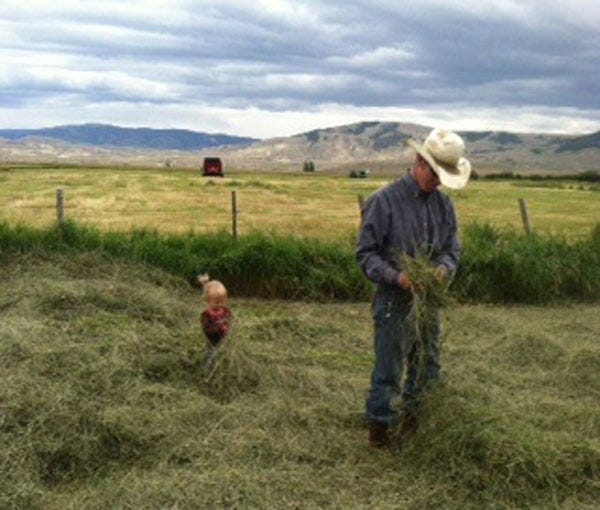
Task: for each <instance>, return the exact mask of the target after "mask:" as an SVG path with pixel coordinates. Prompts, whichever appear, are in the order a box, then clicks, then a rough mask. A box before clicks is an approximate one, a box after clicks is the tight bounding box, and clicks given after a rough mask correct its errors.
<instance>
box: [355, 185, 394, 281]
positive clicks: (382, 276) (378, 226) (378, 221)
mask: <svg viewBox="0 0 600 510" xmlns="http://www.w3.org/2000/svg"><path fill="white" fill-rule="evenodd" d="M389 227H390V210H389V207H388V206H387V205H386V203H385V201H384V199H383V197H382V196H381V195H380V194H376V195H373V196H371V197H370V198H369V199H368V200H367V201H366V203H365V205H364V208H363V215H362V221H361V225H360V230H359V232H358V239H357V242H356V252H355V256H356V260H357V262H358V265H359V266H360V268H361V270H362V272H363V273H364V275H365V276H366V277H367V278H368V279H369V280H371V281H372V282H374V283H386V284H388V285H396V286H398V285H400V281H399V278H400V273H399V271H398V270H397V269H395V268H394V267H393V266H392V265H391V264H390V263H389V262H388V261H386V260H385V259H384V258H383V257H382V254H383V251H384V248H385V241H386V237H387V234H388V229H389Z"/></svg>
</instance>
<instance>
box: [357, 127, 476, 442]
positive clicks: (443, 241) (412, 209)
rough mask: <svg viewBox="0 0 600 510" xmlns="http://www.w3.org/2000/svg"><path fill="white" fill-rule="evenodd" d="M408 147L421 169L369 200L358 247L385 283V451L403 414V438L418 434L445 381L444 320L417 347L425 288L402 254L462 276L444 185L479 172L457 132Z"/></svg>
mask: <svg viewBox="0 0 600 510" xmlns="http://www.w3.org/2000/svg"><path fill="white" fill-rule="evenodd" d="M407 143H408V144H409V145H410V146H411V147H412V148H414V149H415V150H416V152H417V154H416V158H415V161H414V164H413V166H412V168H411V169H410V170H409V172H408V173H407V174H406V175H404V176H403V177H401V178H399V179H397V180H396V181H394V182H393V183H391V184H389V185H387V186H385V187H384V188H382V189H380V190H378V191H377V192H375V193H374V194H373V195H371V196H370V197H369V198H368V199H367V201H366V202H365V204H364V207H363V210H362V222H361V226H360V231H359V234H358V241H357V245H356V259H357V261H358V263H359V265H360V268H361V269H362V271H363V273H364V274H365V276H366V277H367V278H368V279H369V280H371V281H372V282H374V283H375V284H376V285H377V288H376V292H375V295H374V298H373V304H372V312H373V319H374V325H375V335H374V348H375V367H374V369H373V372H372V374H371V389H370V392H369V395H368V398H367V402H366V418H367V420H368V422H369V441H370V444H371V445H372V446H377V447H379V446H386V445H387V444H389V437H388V429H389V428H390V427H391V426H394V425H396V424H397V423H398V422H399V419H400V417H401V416H402V419H403V421H402V426H401V429H400V433H401V434H403V435H408V434H410V433H412V432H414V431H415V430H416V428H417V424H418V418H417V416H418V410H419V397H420V395H421V393H422V391H423V389H424V388H425V386H426V385H427V384H429V383H432V382H435V381H436V380H438V379H439V377H440V364H439V319H438V316H437V314H435V316H434V318H433V320H430V321H429V323H428V324H427V325H426V327H425V328H422V331H421V334H422V339H421V340H422V341H421V342H417V341H416V339H415V332H414V331H415V329H414V327H412V325H411V324H410V321H409V318H408V314H409V312H410V305H411V299H412V291H411V289H413V286H414V288H417V289H418V284H419V282H411V280H410V277H409V275H408V274H406V272H405V271H403V269H402V267H399V266H400V255H401V254H403V253H404V254H407V255H408V256H411V257H414V256H415V255H416V254H417V253H421V251H422V250H423V249H425V250H426V253H427V254H428V257H429V260H430V261H431V263H432V264H433V265H435V268H436V269H435V271H436V275H438V276H439V278H451V277H452V276H453V275H454V273H455V271H456V266H457V263H458V258H459V254H460V247H459V244H458V239H457V234H456V231H457V228H456V216H455V214H454V207H453V205H452V203H451V201H450V199H449V198H448V197H447V196H446V195H443V194H442V193H440V192H439V191H438V190H437V187H438V186H439V185H440V184H442V185H444V186H446V187H448V188H451V189H461V188H463V187H464V186H465V185H466V183H467V181H468V180H469V176H470V174H471V164H470V163H469V161H468V160H466V159H465V158H464V157H463V155H464V152H465V144H464V142H463V140H462V139H461V138H460V136H458V135H457V134H456V133H453V132H451V131H447V130H444V129H434V130H433V131H431V133H430V134H429V136H428V137H427V139H426V140H425V142H424V143H423V145H420V144H418V143H416V142H415V141H413V140H409V141H408V142H407ZM419 345H424V346H425V353H424V356H423V359H424V364H423V367H424V368H423V370H422V372H423V373H419V371H420V370H419V354H420V353H419V352H417V351H418V346H419ZM404 365H406V369H407V375H406V381H405V383H404V386H403V387H402V399H403V405H402V413H399V412H398V411H397V410H396V409H394V407H393V402H392V400H393V399H394V397H396V396H398V395H399V394H400V389H401V388H400V381H401V378H402V371H403V368H404Z"/></svg>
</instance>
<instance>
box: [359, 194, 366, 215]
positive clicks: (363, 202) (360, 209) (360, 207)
mask: <svg viewBox="0 0 600 510" xmlns="http://www.w3.org/2000/svg"><path fill="white" fill-rule="evenodd" d="M357 198H358V210H359V212H360V215H361V216H362V210H363V206H364V205H365V197H363V196H362V195H360V194H359V195H358V197H357Z"/></svg>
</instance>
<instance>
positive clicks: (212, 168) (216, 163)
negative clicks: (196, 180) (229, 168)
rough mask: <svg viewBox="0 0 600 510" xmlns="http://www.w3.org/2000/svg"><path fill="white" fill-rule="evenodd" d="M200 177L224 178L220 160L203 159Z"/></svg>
mask: <svg viewBox="0 0 600 510" xmlns="http://www.w3.org/2000/svg"><path fill="white" fill-rule="evenodd" d="M202 175H205V176H210V177H224V175H223V163H221V158H204V163H203V165H202Z"/></svg>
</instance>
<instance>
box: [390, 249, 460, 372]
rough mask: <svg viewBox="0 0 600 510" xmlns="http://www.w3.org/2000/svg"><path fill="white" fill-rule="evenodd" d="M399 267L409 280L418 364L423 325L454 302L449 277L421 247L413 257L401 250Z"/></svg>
mask: <svg viewBox="0 0 600 510" xmlns="http://www.w3.org/2000/svg"><path fill="white" fill-rule="evenodd" d="M400 267H401V268H402V269H403V271H405V272H406V274H407V275H408V277H409V279H410V281H411V287H410V291H411V293H412V300H411V305H410V313H409V316H408V318H409V321H410V323H411V325H412V327H413V328H414V332H415V339H416V342H417V343H418V352H419V353H420V354H419V356H420V359H419V366H420V367H422V366H423V361H424V355H425V352H426V346H425V345H423V343H424V342H425V335H424V333H425V331H426V328H427V327H428V325H431V324H432V323H433V322H434V321H435V320H436V317H437V312H438V310H439V309H440V308H442V307H444V306H448V305H450V304H451V303H452V302H453V299H452V297H451V296H450V290H449V287H450V279H449V278H448V277H447V276H446V275H445V274H442V273H440V271H439V269H438V267H436V266H435V265H434V264H433V263H432V262H431V260H430V258H429V257H428V256H427V254H426V252H424V251H423V250H421V251H418V252H417V254H416V256H415V257H411V256H409V255H407V254H406V253H403V254H402V255H401V256H400Z"/></svg>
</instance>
